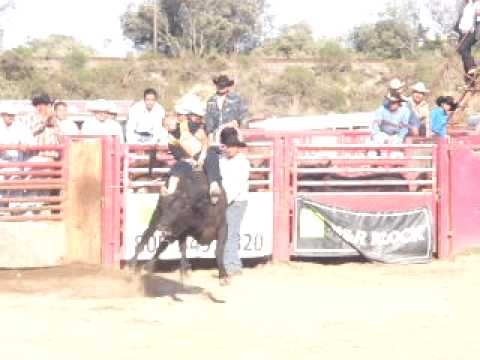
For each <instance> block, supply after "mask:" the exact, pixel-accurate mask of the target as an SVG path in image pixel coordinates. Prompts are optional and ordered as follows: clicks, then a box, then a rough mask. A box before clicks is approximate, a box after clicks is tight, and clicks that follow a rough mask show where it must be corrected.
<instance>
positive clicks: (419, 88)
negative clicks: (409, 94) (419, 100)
mask: <svg viewBox="0 0 480 360" xmlns="http://www.w3.org/2000/svg"><path fill="white" fill-rule="evenodd" d="M412 90H413V91H414V92H417V93H420V94H428V93H429V92H430V90H428V89H427V87H426V86H425V84H424V83H423V82H418V83H416V84H415V85H413V86H412Z"/></svg>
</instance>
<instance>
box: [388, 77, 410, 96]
mask: <svg viewBox="0 0 480 360" xmlns="http://www.w3.org/2000/svg"><path fill="white" fill-rule="evenodd" d="M404 89H405V83H404V82H403V81H401V80H399V79H393V80H392V81H390V84H389V86H388V94H389V96H391V97H396V98H399V99H401V100H402V101H406V100H407V99H406V98H405V96H404V95H403V91H404Z"/></svg>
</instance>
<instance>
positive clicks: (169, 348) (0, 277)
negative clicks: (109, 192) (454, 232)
mask: <svg viewBox="0 0 480 360" xmlns="http://www.w3.org/2000/svg"><path fill="white" fill-rule="evenodd" d="M215 275H216V272H215V271H214V270H198V271H195V272H194V273H193V275H192V277H191V278H190V279H189V280H188V285H187V286H186V287H185V289H182V287H181V286H180V285H179V283H178V281H179V275H178V273H168V274H157V275H156V276H154V277H153V278H149V279H146V280H145V283H144V284H142V282H141V281H140V280H134V278H132V277H130V276H127V274H126V273H124V272H116V271H107V270H98V269H95V268H88V267H81V266H73V267H69V268H63V269H50V270H36V271H25V272H17V271H2V272H0V309H1V310H0V323H1V328H0V342H1V343H0V359H2V360H7V359H35V360H40V359H48V360H52V359H82V360H83V359H118V360H120V359H161V358H163V359H222V360H223V359H225V360H227V359H228V360H234V359H242V360H244V359H249V360H250V359H276V360H283V359H289V360H290V359H369V360H375V359H382V360H383V359H385V360H386V359H388V360H396V359H399V360H400V359H401V360H405V359H412V360H416V359H419V360H421V359H438V360H440V359H442V360H443V359H444V360H461V359H472V360H473V359H479V358H480V331H479V329H478V328H479V324H480V256H479V255H469V256H463V257H461V258H458V259H457V260H456V262H435V263H433V264H430V265H414V266H408V267H407V266H384V265H372V264H358V263H357V264H346V265H319V264H311V263H292V264H284V265H266V266H259V267H256V268H254V269H248V270H246V271H245V273H244V274H243V275H242V276H241V277H236V278H234V281H233V283H232V284H231V285H230V286H229V287H226V288H221V287H219V286H218V284H217V280H216V279H215ZM143 285H145V286H146V287H147V292H148V293H149V294H150V295H155V294H156V295H159V296H160V297H155V298H154V297H145V296H143V290H142V289H143Z"/></svg>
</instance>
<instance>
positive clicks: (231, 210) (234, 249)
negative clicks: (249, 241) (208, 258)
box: [224, 201, 248, 275]
mask: <svg viewBox="0 0 480 360" xmlns="http://www.w3.org/2000/svg"><path fill="white" fill-rule="evenodd" d="M247 203H248V202H247V201H234V202H233V203H232V204H231V205H230V206H228V208H227V226H228V236H227V242H226V243H225V254H224V262H225V269H226V270H227V274H229V275H231V274H233V273H235V272H238V271H240V270H241V269H242V260H240V255H239V247H240V225H241V224H242V220H243V216H244V215H245V211H246V209H247Z"/></svg>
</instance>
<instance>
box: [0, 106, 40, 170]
mask: <svg viewBox="0 0 480 360" xmlns="http://www.w3.org/2000/svg"><path fill="white" fill-rule="evenodd" d="M0 113H1V116H2V120H1V121H0V144H2V145H34V144H35V138H34V136H33V133H32V132H31V130H30V129H29V128H28V127H27V126H26V125H25V123H23V122H21V121H16V116H17V114H18V110H17V109H15V108H14V107H13V106H4V107H3V108H2V109H1V110H0ZM0 159H1V160H3V161H14V162H15V161H24V160H25V154H24V153H23V152H21V151H18V150H13V149H12V150H6V151H1V152H0Z"/></svg>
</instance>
